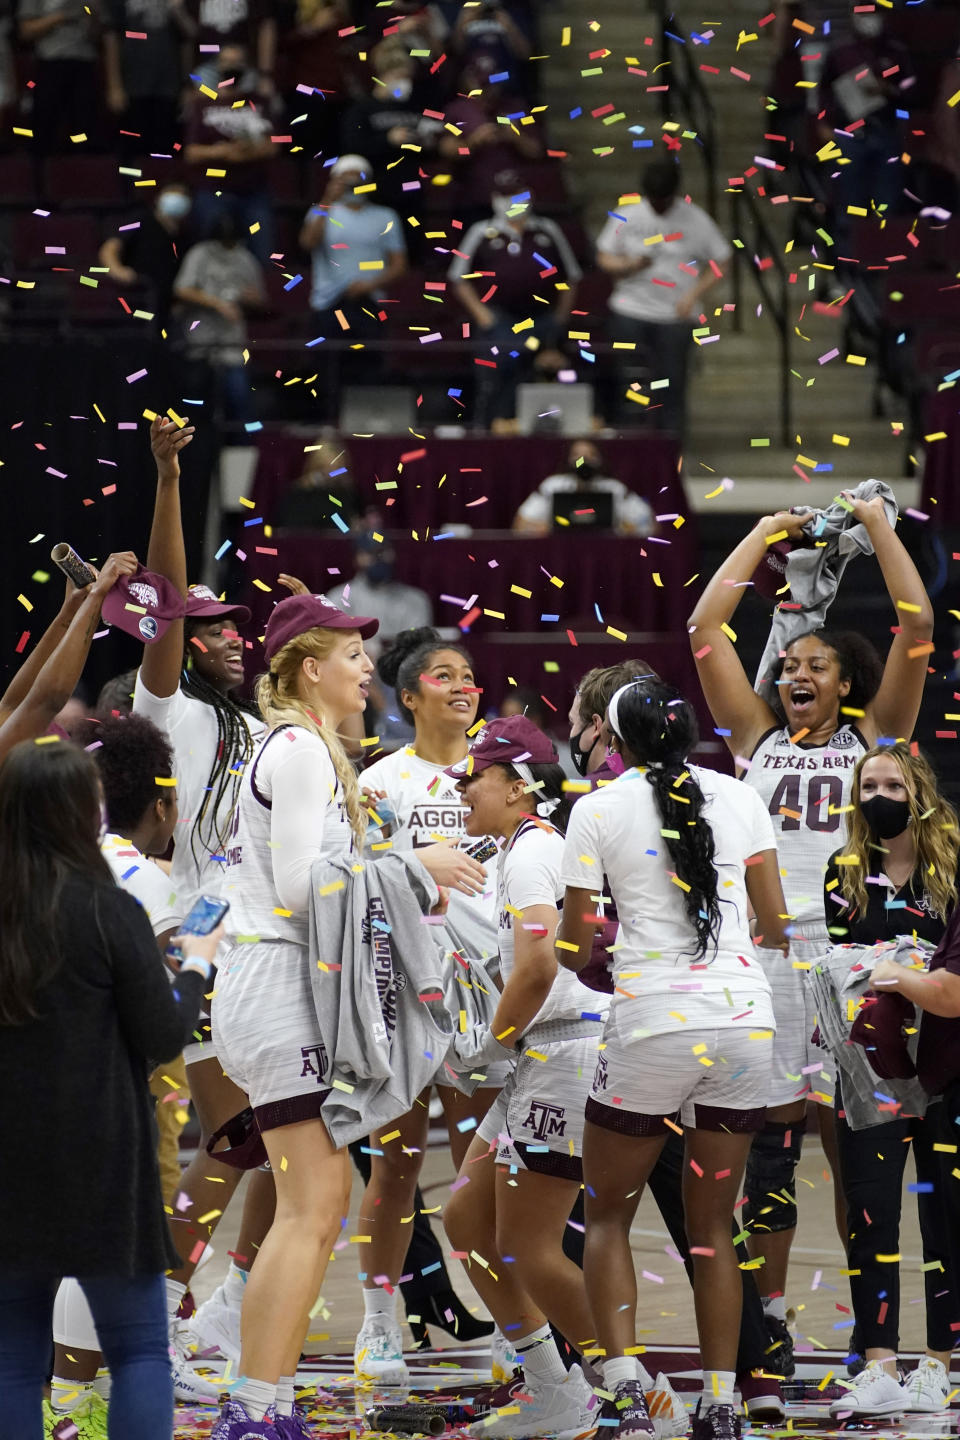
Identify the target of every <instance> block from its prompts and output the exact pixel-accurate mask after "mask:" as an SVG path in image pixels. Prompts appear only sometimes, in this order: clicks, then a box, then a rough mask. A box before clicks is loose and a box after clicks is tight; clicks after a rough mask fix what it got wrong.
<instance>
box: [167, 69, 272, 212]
mask: <svg viewBox="0 0 960 1440" xmlns="http://www.w3.org/2000/svg"><path fill="white" fill-rule="evenodd" d="M237 100H246V102H247V103H246V104H245V105H243V106H241V107H239V108H237V109H234V108H233V106H234V102H235V101H237ZM272 131H273V125H272V124H271V122H270V120H269V118H268V117H267V115H266V114H265V112H264V110H263V109H262V106H261V103H260V102H258V101H256V100H254V101H253V103H252V104H251V97H250V96H249V95H244V94H243V93H242V92H241V93H238V92H237V91H236V89H235V87H234V86H233V85H231V86H230V87H229V89H228V90H227V91H226V92H224V93H222V94H221V95H220V97H219V98H218V99H217V100H211V99H210V98H209V96H206V95H198V96H197V98H196V100H195V101H194V102H193V105H192V107H191V110H190V115H189V117H188V119H187V135H186V143H187V144H188V145H216V144H219V143H220V142H222V141H224V140H263V139H266V138H267V137H268V136H269V135H270V134H271V133H272ZM268 165H269V161H267V160H228V161H223V160H202V161H200V163H199V164H197V165H191V166H190V172H191V173H190V179H191V183H192V184H193V185H194V186H195V187H196V188H197V189H199V190H226V191H229V192H232V193H233V194H235V195H249V194H252V193H253V192H254V191H257V190H265V189H266V187H267V171H268ZM210 169H212V170H226V172H227V173H226V175H224V176H220V175H208V174H207V171H208V170H210Z"/></svg>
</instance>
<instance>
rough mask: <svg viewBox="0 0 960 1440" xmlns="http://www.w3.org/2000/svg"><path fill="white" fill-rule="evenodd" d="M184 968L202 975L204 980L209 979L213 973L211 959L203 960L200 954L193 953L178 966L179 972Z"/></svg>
mask: <svg viewBox="0 0 960 1440" xmlns="http://www.w3.org/2000/svg"><path fill="white" fill-rule="evenodd" d="M186 970H195V971H196V972H197V974H198V975H202V976H203V978H204V980H209V979H210V976H211V975H212V974H213V961H212V960H204V959H203V958H202V957H201V956H200V955H194V956H192V957H191V958H190V959H189V960H186V961H185V962H184V963H183V964H182V965H181V966H180V974H181V975H182V974H183V973H184V971H186Z"/></svg>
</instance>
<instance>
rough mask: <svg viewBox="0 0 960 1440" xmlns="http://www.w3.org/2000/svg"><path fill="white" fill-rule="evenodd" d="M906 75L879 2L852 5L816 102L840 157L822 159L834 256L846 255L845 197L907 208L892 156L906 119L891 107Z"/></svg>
mask: <svg viewBox="0 0 960 1440" xmlns="http://www.w3.org/2000/svg"><path fill="white" fill-rule="evenodd" d="M913 82H914V73H913V66H912V64H911V62H910V56H909V54H908V52H907V50H906V49H905V48H904V46H903V45H901V44H900V43H899V42H898V41H897V40H895V39H894V38H893V36H892V35H890V34H889V33H888V31H887V28H886V22H885V20H884V17H883V14H882V13H881V12H880V11H879V10H875V11H872V12H867V13H862V14H860V13H857V11H854V13H853V15H852V16H851V17H850V28H849V30H848V31H847V30H844V31H841V32H840V33H839V34H838V35H836V36H835V37H833V38H832V39H831V41H830V42H829V44H828V46H827V52H826V55H825V57H824V62H823V71H822V74H821V77H820V90H819V94H818V101H819V104H818V107H817V108H818V111H819V112H820V114H822V116H823V118H822V119H821V120H820V139H821V141H823V143H824V144H826V143H828V142H830V141H832V142H833V143H834V144H835V145H836V146H837V147H838V150H839V151H840V152H842V154H843V157H844V159H845V162H846V163H844V164H842V165H841V164H831V165H830V166H829V171H830V185H831V190H832V199H833V202H834V212H833V217H832V223H831V224H830V230H831V232H832V236H833V241H834V249H833V252H832V253H833V254H834V255H835V256H836V257H837V260H838V263H839V261H840V259H841V258H843V257H849V256H850V223H851V217H850V215H849V207H850V206H851V205H852V206H855V207H860V208H864V209H867V210H876V209H879V208H881V207H882V208H883V209H884V212H885V213H886V214H887V215H892V214H896V213H897V212H898V211H901V210H903V209H905V208H907V207H906V202H905V200H904V195H903V185H904V178H905V177H904V171H903V165H902V162H901V159H900V155H901V151H902V149H903V143H902V142H903V137H904V133H905V130H906V123H905V119H904V118H903V115H902V114H898V110H900V109H901V107H903V106H904V105H905V103H906V101H907V99H908V97H909V92H910V88H911V86H912V84H913ZM835 153H836V152H835Z"/></svg>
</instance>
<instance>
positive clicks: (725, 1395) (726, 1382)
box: [701, 1370, 737, 1410]
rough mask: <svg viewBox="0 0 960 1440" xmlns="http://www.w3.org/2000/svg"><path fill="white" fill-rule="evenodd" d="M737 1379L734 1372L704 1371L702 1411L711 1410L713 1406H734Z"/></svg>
mask: <svg viewBox="0 0 960 1440" xmlns="http://www.w3.org/2000/svg"><path fill="white" fill-rule="evenodd" d="M736 1378H737V1377H736V1376H735V1375H734V1373H733V1371H732V1370H704V1372H703V1404H702V1406H701V1409H703V1410H709V1409H710V1406H711V1405H732V1404H733V1403H734V1400H733V1387H734V1384H735V1383H736Z"/></svg>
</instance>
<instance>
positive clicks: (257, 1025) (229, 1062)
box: [212, 940, 329, 1130]
mask: <svg viewBox="0 0 960 1440" xmlns="http://www.w3.org/2000/svg"><path fill="white" fill-rule="evenodd" d="M212 1020H213V1043H214V1045H215V1046H216V1050H217V1055H218V1056H219V1059H220V1063H221V1065H222V1066H223V1069H224V1073H225V1074H226V1075H228V1076H229V1077H230V1079H231V1080H232V1081H233V1083H234V1084H235V1085H238V1086H239V1087H240V1089H241V1090H243V1091H244V1092H245V1093H246V1094H247V1095H248V1096H249V1097H250V1104H251V1106H252V1107H253V1111H254V1114H255V1115H256V1117H257V1122H258V1124H259V1126H260V1129H261V1130H272V1129H276V1128H277V1127H278V1126H280V1125H293V1124H296V1123H297V1122H298V1121H300V1120H311V1119H315V1118H316V1117H317V1116H319V1115H320V1113H321V1108H322V1105H323V1102H324V1100H325V1099H326V1097H327V1095H328V1094H329V1087H328V1086H327V1084H326V1079H325V1077H326V1072H327V1068H328V1067H327V1056H326V1053H325V1051H324V1048H323V1044H322V1042H321V1038H320V1029H319V1026H318V1025H317V1016H316V1010H315V1008H314V1003H313V990H312V988H311V985H310V960H309V954H308V951H307V948H306V946H305V945H295V944H294V943H293V942H292V941H289V940H262V941H258V942H257V943H256V944H255V945H235V946H234V947H233V948H232V949H231V951H230V953H229V955H228V956H227V958H226V960H225V961H224V962H223V963H222V964H221V966H220V970H219V973H218V976H217V988H216V991H215V992H214V996H213V1005H212Z"/></svg>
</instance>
